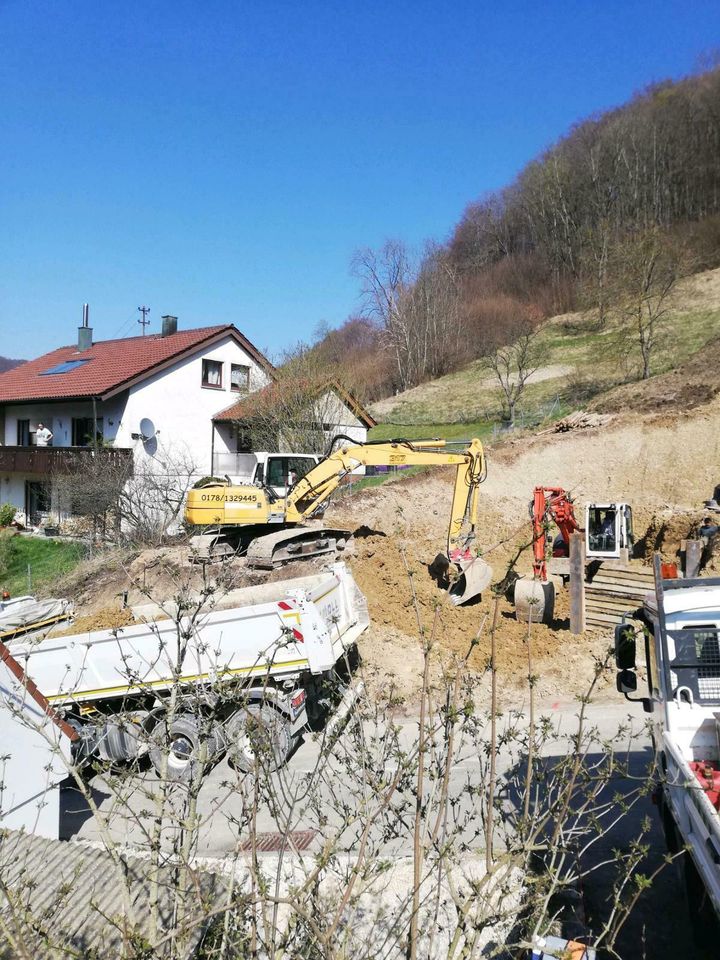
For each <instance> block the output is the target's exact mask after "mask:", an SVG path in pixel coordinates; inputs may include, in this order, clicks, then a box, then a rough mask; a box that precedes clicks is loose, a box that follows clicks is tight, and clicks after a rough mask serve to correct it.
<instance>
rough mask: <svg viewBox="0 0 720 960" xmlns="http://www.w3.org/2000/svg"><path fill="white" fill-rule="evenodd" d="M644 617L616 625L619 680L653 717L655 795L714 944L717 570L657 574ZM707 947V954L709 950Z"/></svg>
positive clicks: (719, 650) (717, 897)
mask: <svg viewBox="0 0 720 960" xmlns="http://www.w3.org/2000/svg"><path fill="white" fill-rule="evenodd" d="M662 573H663V570H662V565H661V563H660V558H659V557H656V558H655V592H654V593H653V594H648V596H647V597H646V600H645V604H644V610H643V615H642V623H641V627H640V628H638V625H637V621H633V620H631V619H628V620H626V621H625V622H623V623H621V624H619V625H618V626H617V627H616V630H615V655H616V663H617V667H618V690H619V691H620V692H621V693H624V694H625V696H626V697H627V698H628V699H630V700H632V699H640V700H641V701H642V703H643V707H644V709H645V711H646V712H647V713H649V714H651V717H652V722H651V726H652V738H653V746H654V750H655V759H656V774H657V790H656V793H655V799H656V801H657V803H658V807H659V810H660V813H661V816H662V822H663V828H664V832H665V839H666V842H667V845H668V848H669V850H670V851H671V852H673V853H675V852H678V851H680V850H682V848H683V846H685V845H687V848H688V854H686V855H685V856H684V857H682V860H681V866H682V873H683V877H684V881H685V887H686V891H687V901H688V907H689V909H690V912H691V915H692V920H693V929H694V930H695V931H696V933H697V935H698V937H697V938H698V945H699V946H700V947H701V948H702V945H703V944H706V945H707V944H711V945H716V944H717V939H716V935H715V934H716V925H717V918H718V916H720V813H718V811H719V810H720V579H718V578H702V579H677V578H674V579H664V578H663V576H662ZM638 639H641V640H642V641H643V642H644V645H645V656H644V661H645V668H646V671H647V684H648V688H649V690H648V694H649V695H648V696H646V697H640V698H638V697H633V696H632V694H634V693H635V691H636V690H637V674H636V646H637V642H638ZM713 955H714V954H713Z"/></svg>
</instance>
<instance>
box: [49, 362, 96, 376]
mask: <svg viewBox="0 0 720 960" xmlns="http://www.w3.org/2000/svg"><path fill="white" fill-rule="evenodd" d="M89 362H90V360H89V358H88V359H87V360H65V361H63V363H59V364H58V365H57V366H56V367H50V369H49V370H43V371H42V373H40V376H41V377H49V376H50V375H51V374H55V373H70V371H71V370H75V369H76V368H77V367H82V365H83V364H85V363H89Z"/></svg>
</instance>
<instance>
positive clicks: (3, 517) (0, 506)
mask: <svg viewBox="0 0 720 960" xmlns="http://www.w3.org/2000/svg"><path fill="white" fill-rule="evenodd" d="M16 513H17V507H14V506H13V505H12V504H11V503H0V527H9V526H10V524H11V523H12V522H13V520H14V519H15V514H16Z"/></svg>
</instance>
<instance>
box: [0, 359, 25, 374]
mask: <svg viewBox="0 0 720 960" xmlns="http://www.w3.org/2000/svg"><path fill="white" fill-rule="evenodd" d="M21 363H25V360H11V359H10V357H0V373H5V371H6V370H12V369H13V367H19V366H20V364H21Z"/></svg>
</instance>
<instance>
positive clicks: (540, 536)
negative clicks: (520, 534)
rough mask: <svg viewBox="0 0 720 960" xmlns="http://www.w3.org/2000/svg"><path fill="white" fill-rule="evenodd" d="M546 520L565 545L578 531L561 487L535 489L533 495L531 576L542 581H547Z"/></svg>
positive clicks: (571, 505)
mask: <svg viewBox="0 0 720 960" xmlns="http://www.w3.org/2000/svg"><path fill="white" fill-rule="evenodd" d="M548 519H550V520H552V521H553V522H554V523H555V524H556V525H557V528H558V529H559V531H560V534H561V536H562V538H563V540H564V541H565V543H566V544H569V543H570V534H571V533H574V532H575V531H576V530H579V529H580V527H579V525H578V523H577V521H576V519H575V508H574V507H573V502H572V500H571V499H570V497H569V496H568V494H567V491H565V490H563V488H562V487H535V491H534V493H533V502H532V525H533V576H534V577H535V578H537V579H539V580H542V581H545V580H547V565H546V562H545V534H546V531H547V521H548Z"/></svg>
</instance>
